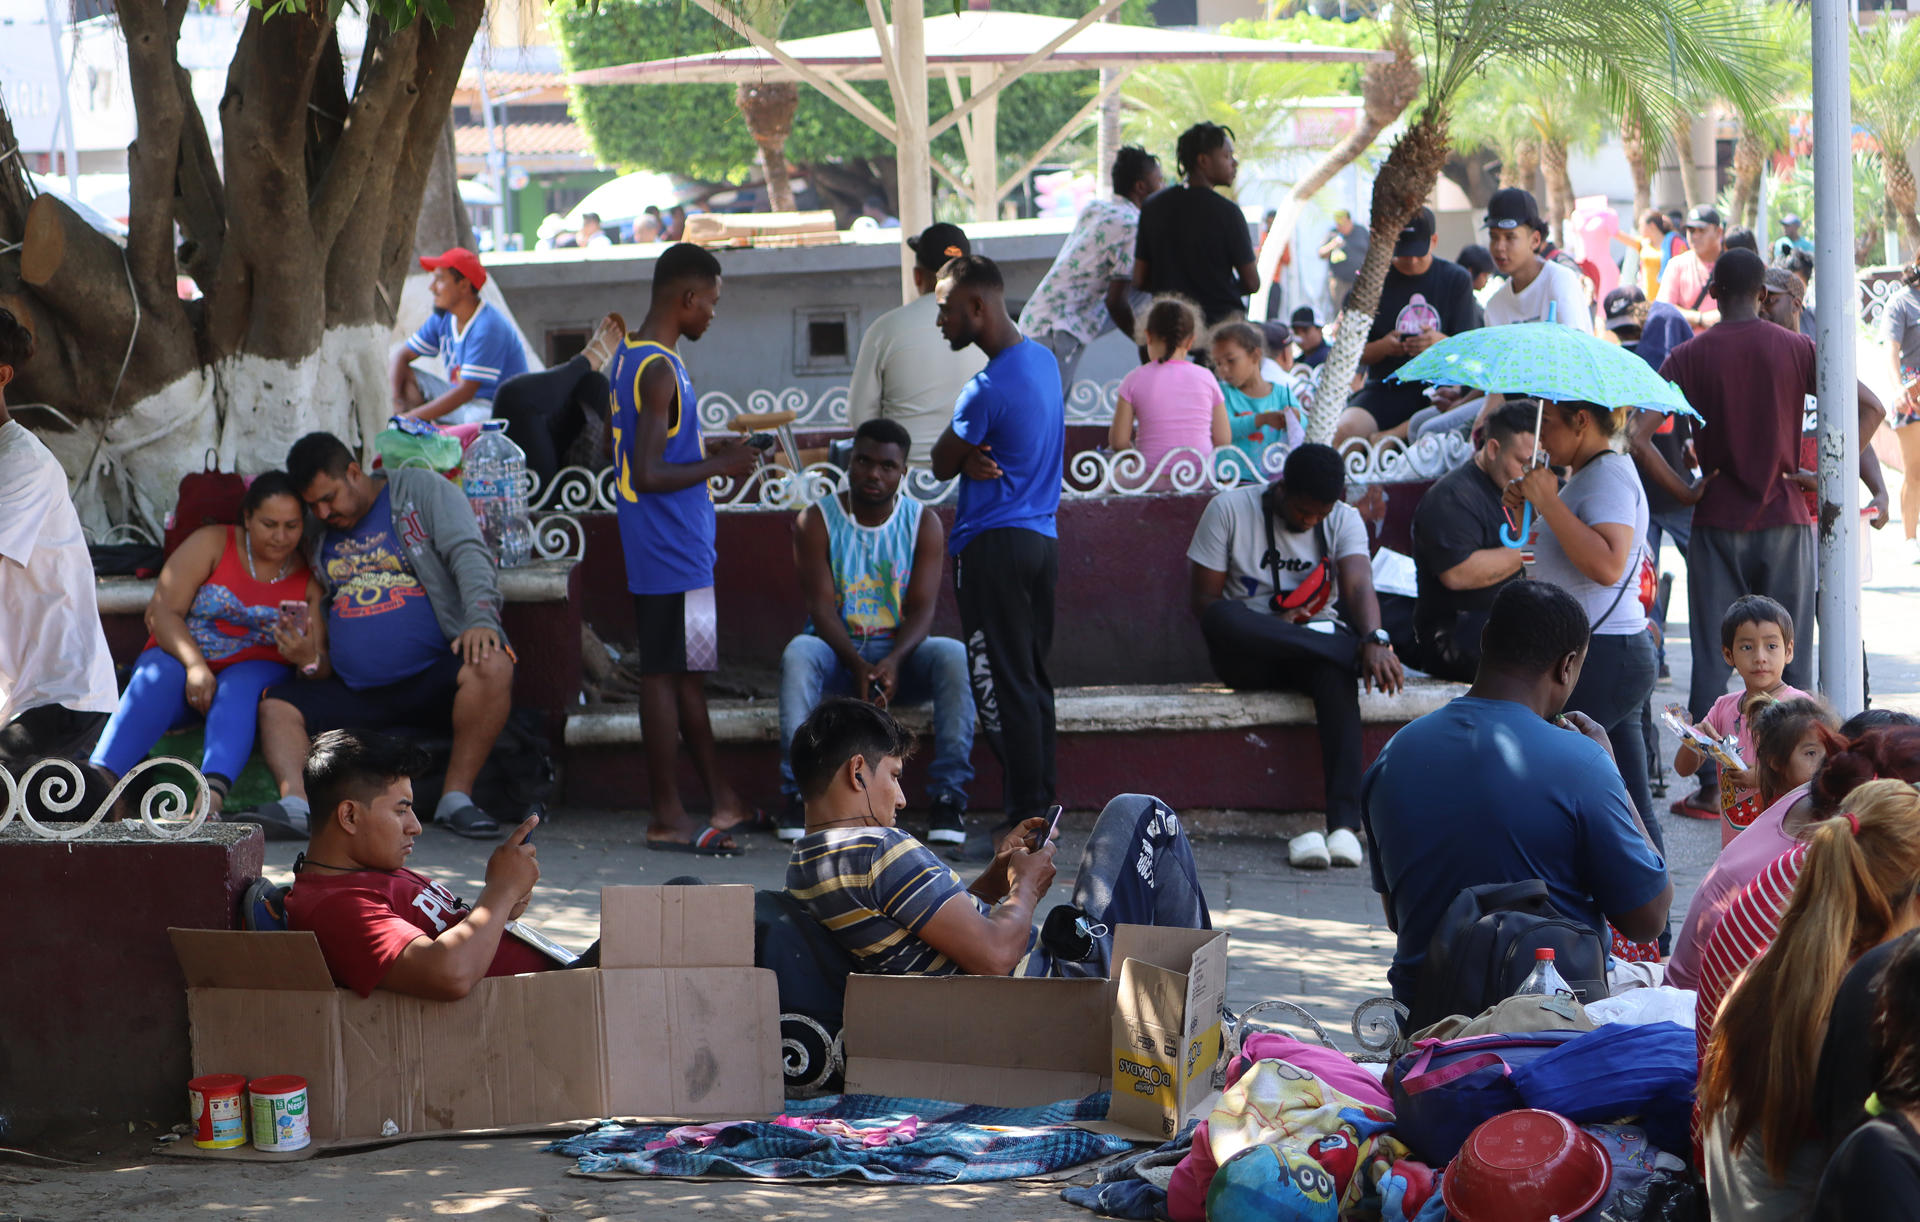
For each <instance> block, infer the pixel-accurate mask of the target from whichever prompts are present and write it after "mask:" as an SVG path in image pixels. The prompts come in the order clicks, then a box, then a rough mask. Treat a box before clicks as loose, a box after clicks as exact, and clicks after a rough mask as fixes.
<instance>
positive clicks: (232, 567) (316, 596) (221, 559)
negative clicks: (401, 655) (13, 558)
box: [92, 471, 327, 814]
mask: <svg viewBox="0 0 1920 1222" xmlns="http://www.w3.org/2000/svg"><path fill="white" fill-rule="evenodd" d="M305 527H306V507H305V506H304V505H302V504H301V502H300V498H299V496H298V495H297V494H296V493H295V492H294V488H293V484H292V482H291V481H290V480H288V478H287V476H286V474H285V473H284V472H281V471H269V472H267V473H266V474H264V475H260V476H256V477H255V478H254V480H253V482H252V483H251V484H249V485H248V487H247V495H246V499H245V500H244V501H242V502H241V506H240V524H239V525H238V526H203V527H201V528H200V529H199V530H196V531H194V532H193V534H191V535H189V536H187V539H186V541H185V542H184V543H182V544H181V545H180V547H179V550H177V551H175V552H174V554H173V555H172V556H171V557H169V558H168V559H167V563H166V565H165V567H163V568H162V569H161V570H160V578H159V580H158V581H157V582H156V583H155V585H154V592H153V599H152V601H151V602H149V603H148V604H147V627H148V628H149V629H150V630H151V631H152V633H153V635H152V636H150V637H148V638H147V646H146V649H145V651H143V652H142V653H141V655H140V657H139V658H138V659H136V660H135V662H134V664H133V674H132V677H131V678H130V679H129V681H128V683H127V690H126V692H125V693H124V694H123V695H122V696H121V697H120V706H119V708H117V709H115V710H114V714H113V718H112V720H110V721H108V722H107V728H106V730H105V731H103V732H102V733H101V735H100V745H99V746H98V747H96V748H95V749H94V752H93V760H92V762H93V764H94V766H95V767H97V768H100V769H102V770H104V771H106V772H109V773H111V774H112V775H113V776H114V777H115V778H116V779H117V778H119V777H120V776H122V775H124V774H125V773H126V772H127V770H128V769H130V768H132V767H133V766H134V765H136V764H138V763H139V762H140V761H141V760H142V759H144V758H146V755H147V752H149V751H151V750H152V749H153V744H154V743H155V742H156V741H158V740H159V738H160V736H161V735H163V734H165V733H166V732H167V731H169V730H171V729H173V728H175V727H176V726H180V725H183V724H193V723H194V722H197V721H199V720H201V719H204V720H205V723H206V749H205V752H204V753H203V754H202V756H201V765H200V767H201V771H202V772H204V773H205V774H206V777H207V781H208V782H209V784H210V785H211V786H212V787H213V791H214V792H213V808H212V809H213V813H215V814H218V813H219V811H220V807H221V805H222V803H223V801H224V799H225V797H226V792H227V789H228V788H229V787H230V786H231V785H232V783H233V779H234V778H235V777H237V776H239V775H240V770H241V769H242V768H244V767H245V766H246V763H247V758H248V757H249V756H250V755H252V754H253V736H254V723H255V709H256V707H257V706H258V705H259V703H260V694H261V693H262V692H264V691H265V690H266V689H267V688H269V687H272V686H273V685H274V684H276V683H279V682H282V681H283V680H285V679H287V678H290V677H291V676H292V674H293V667H295V666H300V667H302V668H312V670H313V671H317V670H318V668H319V667H320V666H321V665H323V662H322V658H323V656H324V653H325V649H324V646H325V639H324V637H325V632H326V622H327V620H326V615H325V612H324V610H323V603H322V596H321V589H320V583H319V582H317V581H315V580H314V579H313V576H312V574H310V573H309V572H308V571H307V563H306V559H305V557H304V556H303V555H302V554H301V549H300V543H301V538H302V535H303V533H304V531H305ZM289 604H297V606H294V605H289ZM283 606H285V607H286V610H287V612H288V614H285V615H283V614H282V610H281V609H282V607H283Z"/></svg>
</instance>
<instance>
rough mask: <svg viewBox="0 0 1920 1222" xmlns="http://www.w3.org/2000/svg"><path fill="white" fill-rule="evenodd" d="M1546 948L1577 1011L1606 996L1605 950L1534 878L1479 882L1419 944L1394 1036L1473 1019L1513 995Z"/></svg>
mask: <svg viewBox="0 0 1920 1222" xmlns="http://www.w3.org/2000/svg"><path fill="white" fill-rule="evenodd" d="M1543 947H1551V948H1552V949H1553V952H1554V967H1555V968H1557V969H1558V970H1559V972H1560V975H1561V976H1562V977H1564V978H1565V979H1566V982H1567V983H1568V984H1569V985H1570V986H1572V988H1573V991H1574V993H1575V995H1576V997H1577V998H1578V1000H1579V1001H1580V1002H1581V1004H1583V1005H1592V1004H1593V1003H1594V1002H1596V1001H1599V1000H1601V999H1603V998H1605V997H1606V996H1607V995H1608V993H1607V944H1606V942H1605V941H1603V940H1602V938H1601V936H1600V934H1599V933H1598V932H1597V931H1596V930H1592V929H1589V928H1587V926H1586V925H1585V924H1584V923H1582V922H1580V921H1576V920H1573V919H1572V918H1570V917H1567V916H1563V915H1561V913H1560V912H1559V911H1558V910H1556V909H1555V908H1554V906H1553V905H1552V904H1551V903H1549V902H1548V900H1547V884H1546V883H1544V882H1541V881H1540V880H1539V879H1537V878H1530V879H1527V880H1525V881H1524V882H1517V883H1487V884H1484V885H1482V886H1478V887H1468V888H1466V889H1465V890H1463V891H1461V892H1460V894H1458V895H1456V896H1455V897H1454V899H1453V903H1451V904H1449V905H1448V906H1447V910H1446V912H1445V913H1444V914H1443V915H1442V916H1441V918H1440V924H1439V925H1438V926H1436V927H1435V929H1434V931H1433V938H1432V940H1431V941H1430V942H1428V944H1427V958H1426V962H1425V963H1423V964H1421V965H1420V977H1419V980H1418V982H1417V983H1416V985H1415V988H1414V996H1413V1005H1412V1007H1411V1008H1410V1011H1409V1013H1408V1015H1407V1017H1406V1019H1405V1020H1404V1021H1403V1023H1402V1029H1403V1030H1406V1031H1418V1030H1420V1029H1421V1028H1422V1027H1427V1026H1431V1025H1432V1024H1434V1023H1436V1022H1439V1021H1440V1020H1441V1019H1443V1018H1446V1017H1447V1016H1448V1015H1452V1014H1478V1013H1480V1012H1481V1011H1483V1010H1485V1009H1487V1008H1488V1007H1490V1006H1493V1005H1496V1004H1498V1003H1499V1002H1500V1001H1501V1000H1502V999H1503V998H1507V997H1511V996H1513V992H1514V990H1515V989H1518V988H1519V987H1520V986H1521V984H1523V983H1524V982H1525V981H1526V978H1527V973H1529V972H1531V971H1532V970H1533V962H1534V960H1533V952H1534V951H1536V950H1539V949H1541V948H1543Z"/></svg>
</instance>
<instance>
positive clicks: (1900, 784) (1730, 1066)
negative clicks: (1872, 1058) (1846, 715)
mask: <svg viewBox="0 0 1920 1222" xmlns="http://www.w3.org/2000/svg"><path fill="white" fill-rule="evenodd" d="M1889 737H1903V738H1914V739H1920V731H1915V730H1911V729H1909V730H1904V731H1880V732H1878V733H1877V734H1874V735H1869V736H1868V737H1867V739H1866V740H1863V744H1862V745H1864V746H1865V747H1866V748H1867V749H1866V750H1865V751H1862V752H1861V754H1863V755H1878V754H1880V753H1881V752H1882V751H1883V750H1884V749H1885V748H1886V747H1887V745H1888V744H1887V743H1885V742H1884V741H1879V742H1876V741H1874V740H1884V739H1887V738H1889ZM1796 857H1797V858H1799V859H1800V864H1799V866H1798V867H1797V869H1796V870H1795V873H1796V875H1797V877H1796V879H1795V881H1794V883H1793V885H1792V891H1791V898H1790V899H1789V901H1788V902H1787V904H1786V907H1785V911H1784V912H1783V913H1781V915H1780V916H1779V919H1778V933H1777V934H1776V935H1774V936H1773V937H1772V938H1771V939H1769V941H1770V945H1768V946H1767V948H1766V950H1765V952H1764V953H1763V954H1761V955H1760V956H1759V958H1758V959H1757V961H1755V962H1754V963H1753V964H1752V966H1750V967H1748V968H1746V972H1745V976H1744V977H1743V978H1741V979H1740V981H1739V983H1738V985H1737V986H1736V987H1735V988H1734V990H1733V991H1732V993H1731V994H1730V995H1729V996H1728V997H1727V999H1726V1001H1725V1003H1724V1004H1723V1005H1722V1006H1721V1007H1720V1011H1719V1014H1718V1016H1717V1018H1716V1020H1715V1021H1714V1022H1713V1023H1712V1025H1711V1029H1710V1031H1708V1032H1705V1033H1704V1034H1705V1037H1706V1040H1707V1043H1706V1056H1705V1058H1704V1060H1703V1062H1702V1065H1701V1076H1700V1096H1699V1098H1700V1120H1701V1132H1702V1136H1703V1139H1704V1140H1703V1142H1702V1146H1703V1154H1704V1162H1705V1166H1706V1173H1707V1195H1708V1199H1709V1202H1710V1205H1711V1211H1712V1215H1713V1218H1714V1220H1715V1222H1759V1220H1771V1219H1782V1220H1784V1219H1799V1218H1803V1217H1805V1216H1806V1212H1807V1209H1808V1207H1809V1205H1810V1203H1811V1198H1812V1192H1813V1188H1814V1185H1815V1183H1816V1182H1817V1180H1818V1177H1819V1174H1820V1169H1821V1165H1822V1163H1823V1161H1824V1150H1823V1149H1822V1147H1821V1145H1820V1143H1819V1142H1818V1141H1817V1140H1816V1136H1817V1133H1816V1125H1815V1121H1814V1116H1813V1111H1814V1108H1813V1084H1814V1074H1815V1069H1816V1066H1817V1064H1818V1059H1819V1053H1820V1046H1821V1043H1822V1041H1823V1040H1824V1038H1825V1036H1826V1029H1827V1020H1828V1016H1829V1014H1830V1012H1831V1009H1832V1003H1833V996H1834V991H1835V989H1836V988H1837V987H1838V986H1839V984H1840V980H1841V977H1842V976H1844V975H1845V974H1846V971H1847V969H1848V967H1849V966H1850V965H1851V964H1852V963H1853V962H1854V961H1855V960H1856V959H1858V958H1859V957H1860V956H1861V955H1862V954H1864V953H1865V952H1866V951H1868V950H1871V949H1872V948H1874V947H1876V946H1878V945H1879V944H1880V943H1882V942H1885V941H1887V940H1888V939H1890V938H1893V937H1896V936H1898V935H1899V934H1901V933H1904V932H1906V931H1907V930H1908V929H1910V928H1912V927H1913V926H1914V924H1915V921H1916V906H1915V903H1914V896H1915V893H1916V888H1917V887H1920V790H1916V789H1915V787H1914V786H1913V785H1912V784H1911V783H1909V782H1907V781H1904V780H1875V781H1870V782H1868V783H1867V784H1865V785H1862V786H1860V787H1859V788H1858V789H1856V790H1854V791H1853V792H1852V793H1851V794H1850V795H1848V797H1847V799H1846V801H1845V802H1844V804H1843V808H1842V810H1841V812H1840V813H1839V814H1837V815H1835V816H1834V817H1832V818H1829V819H1826V820H1824V821H1823V822H1822V823H1821V824H1820V826H1819V827H1817V828H1816V829H1815V830H1814V831H1813V833H1812V835H1811V836H1809V837H1808V838H1807V842H1806V843H1805V844H1803V845H1802V846H1800V847H1799V848H1796V849H1794V850H1793V851H1792V852H1790V853H1788V854H1786V855H1785V856H1783V857H1782V858H1780V861H1782V862H1784V861H1788V860H1789V859H1792V858H1796ZM1769 869H1772V867H1769ZM1765 877H1766V875H1765V874H1763V875H1762V877H1761V879H1760V880H1756V881H1755V885H1756V886H1757V885H1758V884H1759V882H1760V881H1762V880H1764V879H1765ZM1751 890H1752V889H1751V888H1749V892H1751ZM1745 898H1746V895H1745V894H1743V896H1742V899H1743V900H1744V899H1745ZM1743 915H1744V914H1742V913H1741V911H1740V905H1739V902H1736V904H1735V907H1734V909H1732V910H1730V911H1729V912H1728V914H1727V917H1726V919H1725V920H1723V921H1722V922H1721V925H1720V929H1719V930H1717V931H1716V932H1715V935H1714V936H1715V939H1716V940H1717V939H1718V938H1720V937H1721V935H1723V934H1725V933H1727V932H1728V931H1729V928H1730V926H1732V925H1733V923H1734V922H1735V921H1738V920H1741V919H1742V918H1743ZM1711 954H1712V951H1711V948H1709V957H1711ZM1704 1000H1705V998H1704V995H1703V998H1702V1001H1703V1003H1704Z"/></svg>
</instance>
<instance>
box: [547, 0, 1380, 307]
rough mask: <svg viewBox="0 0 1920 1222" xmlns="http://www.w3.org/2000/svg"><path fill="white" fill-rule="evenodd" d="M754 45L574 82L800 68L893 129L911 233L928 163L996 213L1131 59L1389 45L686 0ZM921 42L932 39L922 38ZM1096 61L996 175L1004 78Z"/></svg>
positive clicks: (1327, 55)
mask: <svg viewBox="0 0 1920 1222" xmlns="http://www.w3.org/2000/svg"><path fill="white" fill-rule="evenodd" d="M694 3H695V4H697V5H699V6H700V7H701V8H702V9H704V10H706V12H707V13H709V14H710V15H712V17H713V18H714V19H715V20H716V21H719V22H720V23H721V24H722V25H725V26H727V27H728V28H729V29H731V30H733V31H734V32H735V33H737V34H739V35H740V36H741V37H742V38H744V39H746V40H747V42H748V43H749V44H750V45H749V46H746V47H741V48H738V49H735V50H731V51H716V52H712V53H709V54H705V55H686V56H679V57H677V58H673V59H662V60H653V61H650V62H647V63H638V64H622V65H619V66H617V67H610V68H594V69H590V70H587V71H583V72H576V73H574V74H572V76H571V77H570V78H569V79H570V80H571V81H572V83H574V84H577V85H634V84H650V85H666V84H726V85H738V84H740V83H741V82H742V81H746V80H761V81H765V80H780V81H797V82H802V83H804V84H808V85H811V86H813V87H814V88H815V89H818V90H819V91H820V92H821V93H823V94H825V95H826V96H827V97H828V98H829V99H831V100H832V101H833V102H834V103H835V104H837V105H839V106H840V107H841V108H842V109H844V110H846V111H847V112H848V113H850V114H852V115H853V116H854V117H855V118H857V119H859V120H860V121H861V122H863V123H865V124H866V125H867V126H868V127H871V128H872V129H873V130H874V131H875V132H877V133H879V134H880V135H881V136H882V137H883V138H884V139H886V140H888V141H889V142H891V143H892V144H893V145H894V147H895V149H896V152H897V155H898V164H899V178H900V225H901V229H902V230H903V231H904V232H906V233H918V232H919V231H920V230H921V229H923V228H925V227H926V226H927V225H929V224H931V223H932V221H933V184H932V178H933V175H934V174H938V175H940V177H941V178H943V179H945V180H946V181H947V183H948V184H949V185H951V186H952V187H953V189H954V190H955V191H958V192H959V193H960V194H961V195H963V196H966V197H967V198H968V199H970V200H971V201H972V203H973V214H974V217H975V219H977V220H993V219H995V218H997V217H998V215H999V211H1000V201H1001V200H1003V199H1005V198H1006V196H1007V195H1008V194H1010V193H1011V192H1012V191H1014V190H1015V189H1016V188H1017V187H1018V186H1019V184H1020V183H1021V182H1022V181H1024V180H1025V179H1026V176H1027V175H1028V174H1029V173H1031V172H1032V170H1033V169H1034V168H1035V167H1036V166H1038V165H1040V164H1041V163H1042V162H1043V161H1045V160H1046V159H1047V157H1049V156H1050V155H1052V153H1053V151H1054V150H1055V149H1057V148H1058V147H1059V146H1060V145H1061V144H1062V143H1063V142H1064V141H1066V140H1067V139H1068V138H1069V137H1070V136H1072V135H1073V134H1074V133H1075V132H1076V131H1078V130H1079V129H1080V128H1081V126H1082V125H1084V124H1085V123H1087V122H1089V121H1090V120H1091V119H1093V117H1094V116H1095V115H1096V114H1098V113H1099V110H1100V107H1101V105H1102V104H1103V103H1105V102H1106V101H1107V100H1108V99H1109V98H1111V97H1112V96H1113V95H1114V94H1115V93H1117V92H1118V91H1119V89H1120V87H1121V85H1123V84H1124V83H1125V82H1126V80H1127V78H1128V77H1129V76H1130V75H1131V74H1132V73H1133V72H1134V71H1136V70H1137V69H1139V68H1142V67H1149V66H1152V65H1154V64H1170V63H1195V62H1216V63H1278V62H1289V61H1291V62H1302V61H1307V62H1322V63H1368V62H1371V61H1375V60H1387V59H1391V58H1392V56H1391V54H1390V53H1388V52H1386V51H1366V50H1356V49H1350V48H1346V47H1321V46H1311V45H1307V44H1303V43H1286V42H1271V41H1268V40H1265V39H1257V38H1231V37H1228V36H1226V35H1221V34H1205V33H1197V32H1193V31H1187V30H1172V29H1160V28H1158V27H1151V26H1133V25H1118V24H1114V23H1112V22H1107V21H1105V20H1103V19H1104V18H1106V17H1107V16H1109V15H1110V14H1112V13H1113V12H1114V10H1116V9H1118V8H1119V7H1120V4H1121V3H1122V0H1100V2H1099V3H1098V4H1096V5H1095V6H1094V7H1093V8H1092V9H1090V10H1088V11H1087V12H1086V13H1085V14H1083V15H1082V16H1081V17H1079V18H1077V19H1068V18H1065V17H1042V16H1038V15H1036V14H1032V13H1003V12H994V11H990V10H989V11H969V12H964V13H956V14H952V15H947V16H940V17H935V18H933V19H931V20H928V19H927V18H926V17H925V12H924V6H923V3H922V0H893V14H892V16H893V20H892V21H891V22H889V21H888V20H887V14H886V13H885V12H884V11H883V7H882V0H866V4H867V15H868V17H869V18H871V24H870V25H869V26H867V27H864V28H862V29H857V30H847V31H844V32H842V33H839V34H822V35H819V36H817V37H813V38H798V39H791V40H788V41H784V42H775V41H774V40H772V39H770V38H768V37H766V35H764V34H762V33H760V32H759V31H757V30H755V29H754V28H753V27H752V26H750V25H748V24H747V23H746V22H745V21H744V20H742V19H741V17H740V16H739V14H738V13H736V12H734V11H733V10H732V9H730V8H729V7H728V6H727V5H726V4H724V3H722V2H721V0H694ZM929 48H932V49H931V50H929ZM1088 70H1104V71H1105V75H1104V76H1103V77H1102V81H1101V86H1100V88H1099V90H1098V91H1096V93H1095V94H1094V96H1093V97H1091V98H1089V99H1088V101H1087V104H1086V105H1085V106H1083V107H1081V108H1080V110H1079V111H1078V112H1077V113H1076V114H1075V115H1074V116H1073V117H1072V118H1071V119H1069V120H1068V121H1067V122H1066V124H1065V125H1063V126H1062V127H1061V128H1060V130H1058V131H1057V132H1055V133H1054V134H1053V135H1052V137H1050V138H1049V139H1048V140H1047V141H1046V142H1045V143H1044V144H1043V145H1041V147H1040V148H1039V150H1038V151H1036V152H1035V153H1034V155H1033V156H1032V157H1030V158H1028V159H1027V162H1026V164H1025V165H1023V166H1022V167H1021V168H1020V169H1019V170H1018V171H1016V172H1015V173H1014V174H1012V175H1010V176H1008V177H1007V178H1006V179H1005V180H1004V181H1003V180H1002V179H1001V178H1000V176H999V163H998V156H997V131H996V128H997V125H998V117H999V116H998V108H999V102H998V99H999V96H1000V92H1001V90H1003V89H1005V88H1006V87H1007V86H1008V85H1011V84H1012V83H1013V82H1015V81H1017V80H1019V79H1020V78H1021V77H1023V76H1025V75H1026V74H1028V73H1029V72H1084V71H1088ZM935 71H937V72H939V73H940V74H941V75H942V76H943V77H944V78H945V80H946V85H947V93H948V96H949V97H950V98H951V99H952V102H953V109H952V110H950V111H948V112H947V113H946V114H944V115H942V116H941V117H940V118H939V119H938V120H934V121H931V122H930V121H929V120H928V114H927V80H928V76H929V73H931V72H935ZM855 81H885V82H886V84H887V91H888V93H889V94H890V95H891V97H892V100H893V114H892V115H891V116H889V115H887V114H886V113H885V112H883V111H882V110H881V109H880V108H879V107H878V106H876V105H874V104H873V102H872V101H870V100H869V99H868V98H867V97H866V95H864V94H862V93H861V92H860V91H859V90H857V89H855V88H853V85H852V83H853V82H855ZM949 128H958V129H959V132H960V143H961V146H962V147H963V148H964V149H965V150H966V154H967V177H966V179H965V180H963V179H962V178H961V177H960V175H958V174H956V173H955V172H954V171H953V170H951V169H949V168H948V167H947V166H946V165H945V164H943V163H942V162H940V161H939V160H938V159H936V158H935V157H934V156H933V154H932V142H933V141H934V139H935V138H937V137H938V136H940V135H941V134H942V133H944V132H946V131H947V129H949ZM901 258H902V272H901V274H902V279H903V291H904V292H906V293H907V294H909V295H910V294H911V293H912V279H911V275H910V274H909V272H908V270H907V269H908V268H909V267H910V266H911V254H910V253H909V252H907V251H906V250H905V247H904V244H903V246H902V256H901Z"/></svg>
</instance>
